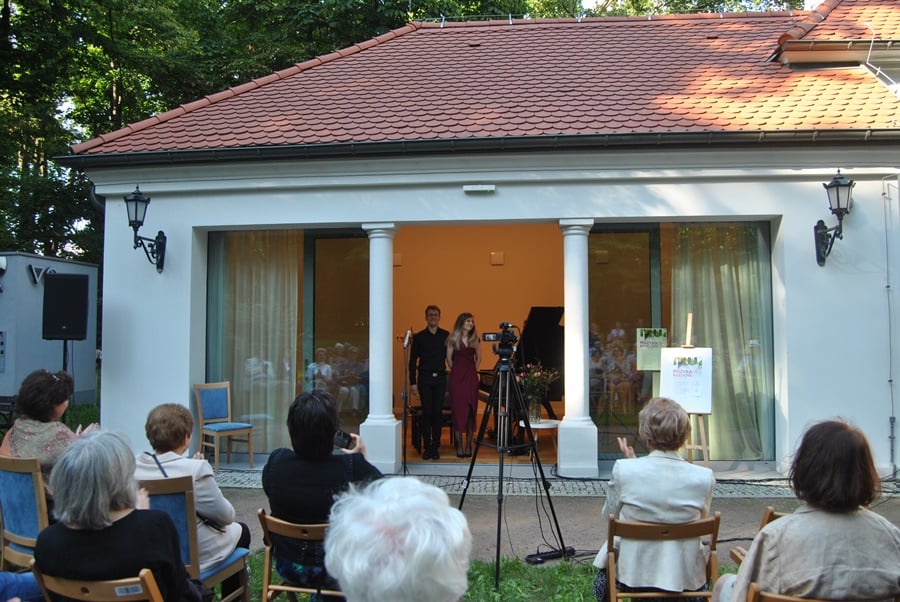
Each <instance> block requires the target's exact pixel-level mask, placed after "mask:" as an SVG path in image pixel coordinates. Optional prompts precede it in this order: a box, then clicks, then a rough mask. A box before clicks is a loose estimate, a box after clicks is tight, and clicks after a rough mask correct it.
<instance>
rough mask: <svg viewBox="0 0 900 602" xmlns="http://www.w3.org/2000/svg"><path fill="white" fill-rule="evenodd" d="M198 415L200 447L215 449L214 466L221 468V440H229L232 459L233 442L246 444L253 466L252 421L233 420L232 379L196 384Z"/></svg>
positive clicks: (201, 449)
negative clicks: (250, 422) (230, 380)
mask: <svg viewBox="0 0 900 602" xmlns="http://www.w3.org/2000/svg"><path fill="white" fill-rule="evenodd" d="M194 398H195V399H196V400H197V417H198V418H199V419H200V451H203V449H204V448H207V447H211V448H212V449H213V470H214V471H216V472H219V440H220V439H226V440H227V442H228V447H227V454H228V456H227V459H228V462H229V463H230V462H231V444H232V443H233V442H235V441H237V442H242V443H246V444H247V448H248V450H249V453H250V468H253V425H252V424H248V423H246V422H232V421H231V382H229V381H227V380H226V381H223V382H218V383H204V384H200V385H194Z"/></svg>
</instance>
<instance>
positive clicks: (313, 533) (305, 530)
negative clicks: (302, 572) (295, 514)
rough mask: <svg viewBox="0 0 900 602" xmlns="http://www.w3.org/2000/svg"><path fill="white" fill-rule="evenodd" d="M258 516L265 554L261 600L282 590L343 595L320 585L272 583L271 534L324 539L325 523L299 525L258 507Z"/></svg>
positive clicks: (332, 595) (314, 539)
mask: <svg viewBox="0 0 900 602" xmlns="http://www.w3.org/2000/svg"><path fill="white" fill-rule="evenodd" d="M256 515H257V516H258V517H259V526H260V527H262V532H263V545H264V549H265V555H264V557H263V575H262V586H263V587H262V589H263V595H262V599H263V600H273V599H274V598H276V597H278V595H279V594H280V593H282V592H291V594H292V595H293V593H306V594H319V595H325V596H331V597H343V595H344V594H343V593H342V592H341V591H340V590H338V589H331V588H322V587H304V586H300V585H295V584H292V583H272V581H271V576H272V564H273V559H274V551H275V548H274V542H273V538H272V536H273V535H278V536H279V537H286V538H290V539H299V540H303V541H324V540H325V530H326V529H327V528H328V524H327V523H314V524H308V525H301V524H297V523H290V522H288V521H285V520H281V519H280V518H275V517H274V516H271V515H269V514H266V511H265V510H263V509H262V508H260V509H259V510H257V511H256Z"/></svg>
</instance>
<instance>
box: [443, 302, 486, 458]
mask: <svg viewBox="0 0 900 602" xmlns="http://www.w3.org/2000/svg"><path fill="white" fill-rule="evenodd" d="M480 343H481V340H480V339H479V338H478V332H477V331H476V330H475V320H474V319H473V318H472V314H469V313H462V314H459V317H457V318H456V324H455V325H454V326H453V332H451V333H450V336H449V337H447V365H448V366H450V375H449V376H448V377H447V390H448V391H449V392H450V412H451V414H452V417H453V440H454V442H455V443H456V457H457V458H468V457H470V456H471V455H472V434H473V433H474V431H475V413H476V412H477V410H478V365H479V364H480V363H481V345H480ZM463 431H465V433H466V445H465V449H464V448H463V437H462V434H463Z"/></svg>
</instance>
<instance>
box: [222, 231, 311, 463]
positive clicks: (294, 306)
mask: <svg viewBox="0 0 900 602" xmlns="http://www.w3.org/2000/svg"><path fill="white" fill-rule="evenodd" d="M221 236H222V245H221V247H222V248H221V252H222V255H223V258H222V259H223V260H222V270H221V283H220V288H219V290H220V295H219V298H218V303H212V304H211V305H213V306H215V305H218V307H217V308H216V310H215V311H216V313H219V314H220V315H221V321H220V322H219V327H220V328H221V341H220V346H219V347H220V348H219V351H218V353H219V354H220V355H221V357H222V365H221V369H222V372H223V374H224V375H225V378H227V379H228V380H231V383H232V396H233V401H232V405H233V411H232V413H233V414H234V416H235V418H236V419H240V420H244V421H247V422H251V423H252V424H254V426H255V429H254V448H255V451H257V452H268V451H271V450H273V449H275V448H277V447H290V439H289V438H288V435H287V428H286V426H285V420H286V418H287V409H288V407H289V405H290V403H291V401H293V399H294V396H295V395H296V392H297V391H298V390H299V389H300V388H301V387H302V382H303V374H298V372H297V357H298V353H297V345H298V343H297V341H298V339H299V328H298V325H299V323H300V316H299V310H298V308H299V303H300V299H302V291H301V290H300V282H301V266H302V249H303V235H302V232H298V231H287V230H275V231H253V232H228V233H224V234H221ZM211 255H212V253H211ZM211 263H212V261H211ZM211 290H212V286H211ZM211 313H213V312H211Z"/></svg>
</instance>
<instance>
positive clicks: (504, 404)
mask: <svg viewBox="0 0 900 602" xmlns="http://www.w3.org/2000/svg"><path fill="white" fill-rule="evenodd" d="M494 352H495V353H497V354H498V355H499V356H500V360H499V362H498V366H497V368H496V369H495V372H494V382H493V385H492V387H491V394H490V396H489V397H488V401H487V407H486V409H485V411H484V416H483V417H482V419H481V426H480V427H479V428H478V435H477V436H476V438H475V449H474V450H473V453H472V460H471V462H469V471H468V473H467V474H466V478H465V480H464V481H463V490H462V494H461V495H460V498H459V509H460V510H462V507H463V503H464V502H465V501H466V491H468V489H469V483H470V482H471V480H472V471H473V470H474V469H475V461H476V460H477V459H478V451H479V450H480V449H481V445H482V444H483V443H484V435H485V432H486V431H487V426H488V422H489V421H490V418H491V414H494V415H495V416H496V425H495V430H494V433H495V436H496V438H497V444H496V448H497V456H498V469H499V477H498V482H497V483H498V485H497V556H496V559H495V561H494V589H498V588H499V587H500V544H501V538H500V528H501V525H502V519H503V466H504V458H505V456H506V454H507V453H509V454H514V453H516V452H520V451H523V450H528V449H530V450H531V454H530V456H531V461H532V464H534V465H535V466H536V467H537V470H538V473H539V474H540V479H541V485H542V486H543V489H544V494H545V495H546V496H547V502H548V504H549V507H550V514H551V516H552V518H553V525H552V526H553V528H554V534H555V535H556V540H557V542H558V543H559V548H558V549H555V550H550V551H548V552H544V553H541V554H535V555H534V562H535V563H539V562H543V561H544V560H550V559H553V558H568V557H569V556H571V555H573V554H574V553H575V551H574V550H573V549H572V548H566V546H565V544H563V538H562V532H561V531H560V528H559V520H558V519H557V518H556V510H555V509H554V508H553V500H552V499H551V498H550V482H549V481H547V478H546V476H545V475H544V468H543V466H542V465H541V460H540V457H539V456H538V449H537V441H536V440H535V438H534V433H533V432H532V430H531V422H530V421H529V420H528V412H527V411H526V405H525V402H524V398H523V397H522V392H521V390H520V389H519V384H518V382H516V378H515V376H514V375H513V370H512V360H511V356H512V350H511V349H508V350H507V349H504V348H503V345H502V344H501V348H500V349H499V350H498V349H497V348H496V347H495V348H494ZM519 421H521V424H523V425H524V435H525V437H524V439H526V441H523V442H515V441H512V442H511V441H510V437H511V435H512V429H513V426H514V425H516V424H517V423H518V422H519ZM488 445H490V444H488ZM526 560H528V561H529V562H531V561H532V557H528V558H526Z"/></svg>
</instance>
